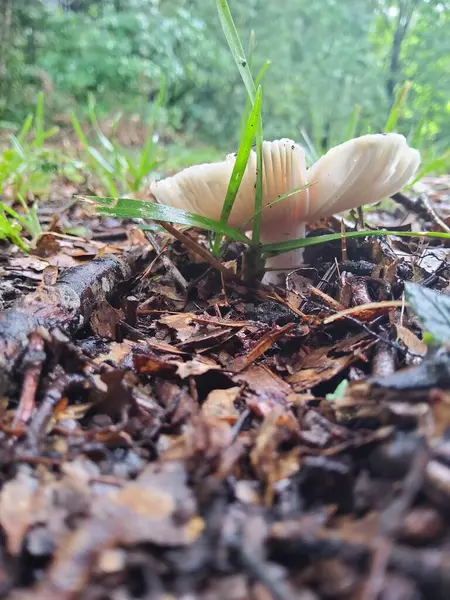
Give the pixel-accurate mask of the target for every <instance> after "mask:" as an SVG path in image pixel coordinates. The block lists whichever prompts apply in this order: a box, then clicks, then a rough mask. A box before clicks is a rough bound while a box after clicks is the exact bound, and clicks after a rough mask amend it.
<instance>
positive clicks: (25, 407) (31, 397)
mask: <svg viewBox="0 0 450 600" xmlns="http://www.w3.org/2000/svg"><path fill="white" fill-rule="evenodd" d="M44 361H45V352H44V340H43V339H42V337H41V336H40V335H39V333H37V332H35V331H34V332H33V333H31V334H30V344H29V346H28V348H27V351H26V354H25V358H24V363H25V365H26V368H25V375H24V378H23V383H22V391H21V394H20V400H19V406H18V407H17V410H16V414H15V416H14V421H13V428H14V429H15V428H16V427H18V426H19V425H21V424H24V423H27V422H28V421H29V420H30V419H31V415H32V414H33V410H34V407H35V399H36V392H37V388H38V385H39V378H40V375H41V371H42V365H43V364H44Z"/></svg>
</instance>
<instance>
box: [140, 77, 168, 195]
mask: <svg viewBox="0 0 450 600" xmlns="http://www.w3.org/2000/svg"><path fill="white" fill-rule="evenodd" d="M165 95H166V80H165V79H164V78H163V79H162V80H161V86H160V88H159V91H158V95H157V97H156V100H155V104H154V105H153V110H152V114H151V116H150V120H149V123H148V137H147V139H146V141H145V145H144V148H143V150H142V152H141V156H140V158H139V164H138V167H137V176H136V177H137V181H136V187H139V186H140V184H141V182H142V179H143V178H144V177H146V176H147V175H148V174H149V173H150V172H151V170H152V169H153V168H154V166H155V162H156V161H155V160H154V158H153V154H154V152H155V142H154V139H153V136H154V130H155V126H156V123H157V117H158V113H159V111H160V109H161V107H162V106H163V104H164V98H165Z"/></svg>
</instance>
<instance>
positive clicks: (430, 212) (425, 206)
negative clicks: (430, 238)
mask: <svg viewBox="0 0 450 600" xmlns="http://www.w3.org/2000/svg"><path fill="white" fill-rule="evenodd" d="M391 198H392V200H395V201H396V202H398V203H399V204H401V205H402V206H403V207H404V208H406V210H407V211H408V212H413V213H415V214H416V215H418V216H419V217H421V218H422V219H425V220H426V221H431V222H432V223H434V224H435V225H436V226H437V227H439V229H441V230H442V231H445V233H450V227H448V225H446V223H445V222H444V221H443V220H442V219H441V217H440V216H439V215H438V214H437V212H436V211H435V210H434V208H433V206H432V205H431V203H430V200H429V199H428V197H427V196H426V194H423V193H422V194H420V196H419V197H418V198H417V199H416V200H413V199H412V198H409V197H408V196H405V194H402V192H397V194H394V195H393V196H391Z"/></svg>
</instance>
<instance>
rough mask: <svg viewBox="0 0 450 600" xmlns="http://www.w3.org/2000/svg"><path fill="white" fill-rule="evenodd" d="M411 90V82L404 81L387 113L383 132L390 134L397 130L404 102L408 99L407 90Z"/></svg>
mask: <svg viewBox="0 0 450 600" xmlns="http://www.w3.org/2000/svg"><path fill="white" fill-rule="evenodd" d="M410 89H411V82H410V81H405V83H404V84H403V85H402V87H401V88H400V89H399V91H398V93H397V95H396V97H395V101H394V104H393V105H392V108H391V110H390V111H389V115H388V118H387V121H386V125H385V126H384V132H385V133H390V132H392V131H395V130H396V129H397V124H398V121H399V119H400V117H401V116H402V112H403V109H404V107H405V104H406V101H407V99H408V94H409V90H410Z"/></svg>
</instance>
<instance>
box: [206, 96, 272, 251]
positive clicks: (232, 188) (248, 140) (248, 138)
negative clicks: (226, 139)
mask: <svg viewBox="0 0 450 600" xmlns="http://www.w3.org/2000/svg"><path fill="white" fill-rule="evenodd" d="M261 102H262V90H261V87H259V88H258V91H257V92H256V96H255V102H254V104H253V108H252V110H251V112H250V116H249V118H248V121H247V125H246V128H245V131H244V135H243V136H242V139H241V143H240V144H239V148H238V152H237V155H236V160H235V163H234V167H233V172H232V173H231V177H230V181H229V183H228V189H227V193H226V196H225V200H224V203H223V206H222V213H221V215H220V221H221V222H222V223H227V222H228V218H229V216H230V214H231V211H232V209H233V205H234V202H235V200H236V196H237V193H238V191H239V188H240V186H241V182H242V178H243V176H244V173H245V169H246V167H247V163H248V158H249V156H250V152H251V149H252V146H253V140H254V139H255V135H256V128H257V126H258V122H259V120H260V117H261ZM219 248H220V237H217V238H216V239H215V241H214V245H213V251H214V253H215V254H218V251H219Z"/></svg>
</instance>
